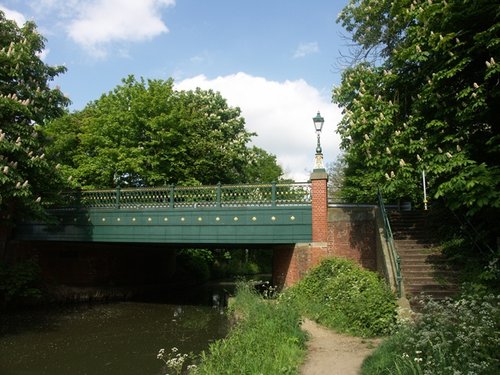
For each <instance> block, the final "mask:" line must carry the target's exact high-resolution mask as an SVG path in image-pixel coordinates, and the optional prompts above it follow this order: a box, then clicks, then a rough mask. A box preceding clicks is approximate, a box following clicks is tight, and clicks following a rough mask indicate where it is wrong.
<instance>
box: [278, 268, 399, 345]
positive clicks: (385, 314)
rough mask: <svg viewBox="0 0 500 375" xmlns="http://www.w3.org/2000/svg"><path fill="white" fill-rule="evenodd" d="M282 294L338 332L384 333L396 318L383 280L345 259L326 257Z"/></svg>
mask: <svg viewBox="0 0 500 375" xmlns="http://www.w3.org/2000/svg"><path fill="white" fill-rule="evenodd" d="M285 295H286V296H287V298H290V299H291V300H292V301H293V302H294V303H295V304H296V305H297V306H298V308H299V310H300V311H302V312H303V314H305V315H306V316H308V317H310V318H311V319H314V320H316V321H317V322H319V323H320V324H323V325H325V326H327V327H330V328H333V329H335V330H337V331H340V332H346V333H350V334H354V335H360V336H377V335H383V334H386V333H387V332H388V331H389V329H390V328H391V326H392V325H393V323H394V322H395V315H396V302H395V297H394V295H393V294H392V293H391V291H390V290H389V288H388V287H387V285H386V284H385V283H384V281H383V280H381V279H380V277H379V276H378V275H377V274H376V273H374V272H370V271H367V270H364V269H362V268H361V267H359V266H358V265H357V264H355V263H354V262H353V261H350V260H346V259H340V258H329V259H325V260H324V261H322V262H321V263H320V265H319V266H317V267H315V268H313V269H312V270H311V271H310V272H309V273H308V274H307V275H306V276H305V277H304V278H303V279H302V280H301V281H299V282H298V283H297V284H296V285H294V286H293V287H291V288H290V289H288V290H286V292H285Z"/></svg>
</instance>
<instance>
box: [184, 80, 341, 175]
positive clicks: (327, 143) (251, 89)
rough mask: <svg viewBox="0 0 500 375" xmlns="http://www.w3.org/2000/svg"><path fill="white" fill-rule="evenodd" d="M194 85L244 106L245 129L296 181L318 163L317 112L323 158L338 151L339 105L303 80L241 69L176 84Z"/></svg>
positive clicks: (329, 156)
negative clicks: (321, 123)
mask: <svg viewBox="0 0 500 375" xmlns="http://www.w3.org/2000/svg"><path fill="white" fill-rule="evenodd" d="M196 87H200V88H202V89H213V90H215V91H219V92H220V93H221V94H222V96H223V97H224V98H226V99H227V101H228V104H229V105H230V106H233V107H236V106H237V107H240V108H241V111H242V116H243V117H244V118H245V120H246V128H247V130H248V131H251V132H256V133H257V137H255V138H254V140H253V143H254V144H255V145H256V146H258V147H261V148H263V149H264V150H266V151H268V152H270V153H272V154H275V155H276V156H277V158H278V162H279V163H280V165H281V166H282V167H283V168H284V170H285V172H286V173H287V175H288V177H291V178H293V179H295V180H296V181H306V180H308V179H309V174H310V172H311V171H312V169H313V167H314V154H315V152H316V135H315V132H314V125H313V121H312V118H313V117H314V116H315V115H316V113H317V111H318V110H320V111H321V115H322V116H323V117H324V118H325V125H324V127H323V133H322V134H321V145H322V148H323V154H324V155H325V162H328V161H331V160H333V158H334V157H335V156H336V155H337V154H338V149H339V138H338V135H337V134H336V133H335V128H336V125H337V123H338V122H339V121H340V117H341V113H340V109H338V108H337V107H336V106H335V105H334V104H332V103H331V102H330V98H325V97H323V96H321V93H320V92H319V91H318V90H317V89H316V88H314V87H312V86H310V85H309V84H307V82H305V81H304V80H297V81H285V82H276V81H269V80H266V79H265V78H262V77H254V76H251V75H248V74H246V73H237V74H232V75H228V76H223V77H217V78H215V79H208V78H207V77H206V76H204V75H199V76H196V77H192V78H189V79H185V80H183V81H181V82H179V83H177V84H176V88H177V89H179V90H191V89H195V88H196Z"/></svg>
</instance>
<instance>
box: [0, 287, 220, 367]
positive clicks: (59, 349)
mask: <svg viewBox="0 0 500 375" xmlns="http://www.w3.org/2000/svg"><path fill="white" fill-rule="evenodd" d="M220 299H221V297H220V296H219V297H218V300H219V301H220ZM213 301H215V299H213ZM214 307H216V308H214ZM220 307H221V304H220V302H218V304H217V306H215V305H213V307H212V306H194V305H171V304H164V303H137V302H121V303H112V304H104V305H95V306H77V307H70V308H64V309H62V310H61V309H60V310H58V311H54V310H51V311H40V310H36V311H27V312H23V313H17V314H15V315H14V314H3V315H2V316H1V317H0V374H2V375H21V374H23V375H24V374H36V375H45V374H47V375H49V374H50V375H63V374H64V375H67V374H88V375H94V374H111V375H113V374H120V375H127V374H131V375H148V374H150V375H156V374H161V373H162V363H161V362H160V361H158V360H157V359H156V355H157V353H158V350H159V349H160V348H165V349H166V350H170V348H171V347H174V346H175V347H177V348H179V351H180V352H182V353H189V352H194V353H199V352H200V351H202V350H203V349H206V348H207V347H208V344H209V342H211V341H214V340H215V339H218V338H221V337H224V336H225V335H226V332H227V319H226V316H225V314H221V311H222V310H221V309H220Z"/></svg>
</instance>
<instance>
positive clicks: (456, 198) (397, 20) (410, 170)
mask: <svg viewBox="0 0 500 375" xmlns="http://www.w3.org/2000/svg"><path fill="white" fill-rule="evenodd" d="M338 20H339V22H341V23H342V25H343V26H344V27H345V28H346V29H347V30H348V31H349V32H350V33H351V34H352V38H353V41H354V42H355V43H357V45H358V46H359V49H358V50H357V53H356V54H355V58H357V60H355V61H354V64H353V65H352V66H351V67H349V68H348V69H346V70H345V71H344V72H343V75H342V83H341V85H340V86H339V87H336V88H335V89H334V91H333V101H334V102H335V103H337V104H339V105H340V106H341V107H343V118H342V120H341V123H340V125H339V127H338V132H339V134H340V136H341V139H342V148H343V149H344V150H345V160H346V162H347V168H346V170H345V180H344V189H343V194H344V197H346V198H347V199H349V200H351V201H353V200H354V201H358V202H359V201H365V202H368V201H373V200H374V197H375V194H376V188H377V186H380V187H381V188H382V193H383V195H384V197H387V198H388V199H389V200H396V199H399V198H406V199H410V200H412V201H413V202H419V201H421V199H422V193H421V190H422V185H421V172H422V170H425V171H426V172H427V178H428V180H427V181H428V193H429V196H430V197H431V198H432V199H438V200H443V201H444V202H446V204H447V205H448V207H450V208H452V209H465V210H466V211H467V213H468V214H469V215H474V214H475V213H478V212H483V211H484V210H485V209H486V210H488V209H490V208H494V209H497V211H498V208H500V186H499V184H500V167H499V165H498V160H499V157H500V147H499V144H500V142H499V141H500V132H499V124H498V116H497V107H498V103H499V98H500V85H499V84H498V82H499V78H500V61H496V60H499V56H500V42H499V40H500V39H499V38H498V32H499V29H500V23H499V13H498V7H497V4H495V3H494V2H491V1H489V0H475V1H471V0H447V1H445V0H429V1H427V0H426V1H420V0H419V1H416V0H397V1H393V0H391V1H389V0H383V1H376V0H363V1H361V0H351V1H350V2H349V5H348V6H347V7H346V8H345V9H344V10H343V11H342V12H341V13H340V15H339V19H338Z"/></svg>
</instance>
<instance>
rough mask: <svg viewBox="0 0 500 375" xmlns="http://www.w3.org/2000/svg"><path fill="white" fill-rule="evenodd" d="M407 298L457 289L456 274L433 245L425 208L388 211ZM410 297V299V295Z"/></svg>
mask: <svg viewBox="0 0 500 375" xmlns="http://www.w3.org/2000/svg"><path fill="white" fill-rule="evenodd" d="M388 214H389V221H390V223H391V228H392V233H393V237H394V244H395V246H396V250H397V252H398V254H399V256H400V258H401V274H402V276H403V285H404V291H405V294H406V297H407V298H408V300H410V301H411V300H412V299H415V297H417V296H419V295H420V294H422V293H423V294H426V295H428V296H430V297H431V298H434V299H443V298H445V297H450V296H452V295H454V294H455V293H457V292H458V283H457V273H456V271H455V270H454V269H453V268H452V267H451V266H450V265H449V262H446V259H445V258H444V256H443V255H442V254H441V253H440V251H439V248H437V247H436V246H435V245H434V244H433V238H432V232H433V230H432V228H431V225H430V223H429V220H428V212H427V211H392V212H388ZM412 297H413V298H412Z"/></svg>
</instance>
